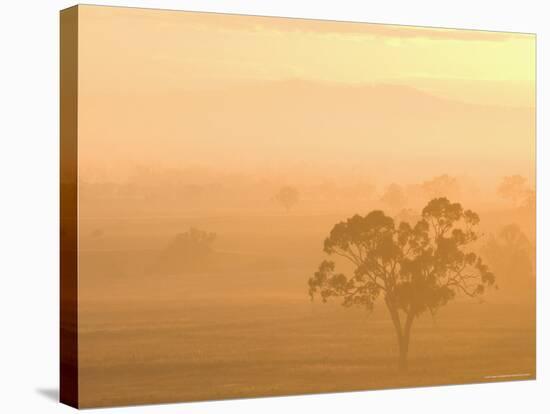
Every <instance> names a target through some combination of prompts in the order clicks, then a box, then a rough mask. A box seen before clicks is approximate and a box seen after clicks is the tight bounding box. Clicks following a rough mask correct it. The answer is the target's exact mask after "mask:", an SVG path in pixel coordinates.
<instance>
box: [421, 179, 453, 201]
mask: <svg viewBox="0 0 550 414" xmlns="http://www.w3.org/2000/svg"><path fill="white" fill-rule="evenodd" d="M421 188H422V192H423V193H424V195H425V196H426V197H427V198H428V199H433V198H437V197H451V198H453V197H458V196H459V195H460V184H459V182H458V179H456V178H455V177H451V176H450V175H447V174H443V175H439V176H437V177H434V178H432V179H431V180H428V181H424V182H423V183H422V187H421Z"/></svg>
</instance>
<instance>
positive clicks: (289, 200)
mask: <svg viewBox="0 0 550 414" xmlns="http://www.w3.org/2000/svg"><path fill="white" fill-rule="evenodd" d="M299 200H300V193H299V192H298V190H297V189H296V188H294V187H290V186H285V187H282V188H281V189H280V190H279V191H278V192H277V194H275V201H277V202H278V203H279V204H281V205H282V206H283V207H284V208H285V209H286V211H287V212H289V211H290V209H291V208H292V207H294V206H295V205H296V204H297V203H298V201H299Z"/></svg>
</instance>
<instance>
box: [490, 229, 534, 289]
mask: <svg viewBox="0 0 550 414" xmlns="http://www.w3.org/2000/svg"><path fill="white" fill-rule="evenodd" d="M481 254H482V255H483V257H484V258H485V259H486V260H487V262H488V263H489V264H490V265H491V268H493V269H494V270H495V271H496V272H497V274H498V275H499V286H500V288H501V289H502V290H503V293H504V294H510V295H513V296H515V297H518V296H522V295H525V294H531V293H534V288H535V272H534V268H535V263H534V262H535V255H534V248H533V245H532V244H531V242H530V241H529V239H528V238H527V236H525V234H524V233H523V232H522V231H521V229H520V228H519V227H518V226H517V225H516V224H509V225H506V226H504V227H503V228H502V229H501V230H500V232H499V233H498V235H496V236H491V237H490V238H489V240H488V241H487V243H486V245H485V246H483V248H482V250H481Z"/></svg>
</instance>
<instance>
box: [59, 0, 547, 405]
mask: <svg viewBox="0 0 550 414" xmlns="http://www.w3.org/2000/svg"><path fill="white" fill-rule="evenodd" d="M535 41H536V38H535V35H533V34H524V33H503V32H491V31H480V30H459V29H443V28H428V27H414V26H398V25H385V24H367V23H352V22H336V21H321V20H307V19H290V18H279V17H259V16H244V15H228V14H216V13H199V12H183V11H167V10H148V9H139V8H118V7H103V6H88V5H84V6H82V5H80V6H75V7H72V8H69V9H66V10H63V11H62V12H61V390H60V391H61V400H62V402H64V403H67V404H70V405H72V406H75V407H103V406H115V405H129V404H149V403H166V402H178V401H197V400H212V399H226V398H242V397H260V396H279V395H290V394H308V393H329V392H339V391H352V390H375V389H383V388H398V387H414V386H427V385H443V384H465V383H486V382H494V381H508V380H530V379H535V375H536V371H535V369H536V368H535V365H536V364H535V351H536V349H535V342H536V341H535V144H536V140H535Z"/></svg>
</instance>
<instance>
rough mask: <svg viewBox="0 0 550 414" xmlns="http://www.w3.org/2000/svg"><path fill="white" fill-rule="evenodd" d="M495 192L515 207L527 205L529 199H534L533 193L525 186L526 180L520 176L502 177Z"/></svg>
mask: <svg viewBox="0 0 550 414" xmlns="http://www.w3.org/2000/svg"><path fill="white" fill-rule="evenodd" d="M497 192H498V194H499V195H500V196H501V197H502V198H504V199H506V200H509V201H511V202H512V203H513V204H514V206H516V207H517V206H521V205H523V204H525V203H528V202H529V201H530V199H534V192H533V190H532V189H531V188H530V187H529V185H528V184H527V178H525V177H523V176H521V175H511V176H508V177H504V178H503V179H502V181H501V183H500V185H499V186H498V188H497Z"/></svg>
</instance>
